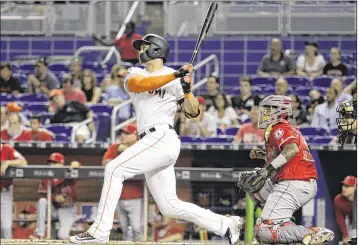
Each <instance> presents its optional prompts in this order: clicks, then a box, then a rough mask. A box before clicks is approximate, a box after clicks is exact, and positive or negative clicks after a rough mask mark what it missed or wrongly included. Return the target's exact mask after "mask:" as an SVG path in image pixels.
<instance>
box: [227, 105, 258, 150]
mask: <svg viewBox="0 0 358 245" xmlns="http://www.w3.org/2000/svg"><path fill="white" fill-rule="evenodd" d="M259 114H260V107H258V106H253V107H252V108H251V111H250V116H251V122H248V123H244V124H243V125H241V126H240V129H239V131H238V132H237V134H236V136H235V139H234V141H233V143H234V144H241V143H243V144H263V143H265V138H264V133H265V130H264V129H260V128H258V125H259V124H258V122H259Z"/></svg>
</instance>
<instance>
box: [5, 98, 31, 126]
mask: <svg viewBox="0 0 358 245" xmlns="http://www.w3.org/2000/svg"><path fill="white" fill-rule="evenodd" d="M6 107H7V111H8V113H12V112H13V113H16V114H19V116H20V118H21V121H22V124H23V125H24V126H26V127H27V126H29V125H30V121H29V120H28V119H27V117H26V115H24V113H23V112H22V106H20V105H19V104H18V103H17V102H13V101H12V102H9V103H7V106H6Z"/></svg>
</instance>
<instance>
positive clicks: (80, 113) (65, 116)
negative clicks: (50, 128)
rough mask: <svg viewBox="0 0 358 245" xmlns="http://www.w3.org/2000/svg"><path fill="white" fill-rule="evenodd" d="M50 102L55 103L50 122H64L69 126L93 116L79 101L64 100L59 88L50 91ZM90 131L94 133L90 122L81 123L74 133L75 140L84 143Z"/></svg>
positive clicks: (89, 135)
mask: <svg viewBox="0 0 358 245" xmlns="http://www.w3.org/2000/svg"><path fill="white" fill-rule="evenodd" d="M49 99H50V101H51V102H53V103H54V105H55V111H56V112H55V114H54V115H53V117H52V118H51V119H50V123H51V124H53V123H65V124H68V125H69V126H75V125H78V123H80V122H83V121H84V120H86V119H89V118H91V119H92V118H93V116H94V114H93V112H92V111H91V110H89V109H88V108H87V107H86V106H85V105H84V104H82V103H81V102H79V101H68V102H66V101H65V97H64V95H63V93H62V91H61V90H58V89H55V90H53V91H51V94H50V96H49ZM91 131H92V133H94V127H93V125H92V123H90V124H89V125H88V126H87V125H83V126H81V127H80V128H78V130H77V133H76V142H78V143H84V142H85V141H86V140H88V139H89V138H90V137H91Z"/></svg>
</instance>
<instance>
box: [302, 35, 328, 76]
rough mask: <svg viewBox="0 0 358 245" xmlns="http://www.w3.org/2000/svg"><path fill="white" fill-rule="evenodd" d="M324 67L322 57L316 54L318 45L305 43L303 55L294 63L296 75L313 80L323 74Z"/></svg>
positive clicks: (324, 62) (309, 42) (324, 63)
mask: <svg viewBox="0 0 358 245" xmlns="http://www.w3.org/2000/svg"><path fill="white" fill-rule="evenodd" d="M325 65H326V61H325V60H324V57H323V55H321V54H320V53H319V52H318V44H317V43H316V42H313V41H308V42H305V53H304V54H302V55H300V56H299V57H298V59H297V62H296V67H297V75H300V76H305V77H308V78H310V79H313V78H315V77H317V76H319V75H321V74H322V73H323V68H324V67H325Z"/></svg>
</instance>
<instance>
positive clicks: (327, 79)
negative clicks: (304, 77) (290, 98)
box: [312, 76, 334, 88]
mask: <svg viewBox="0 0 358 245" xmlns="http://www.w3.org/2000/svg"><path fill="white" fill-rule="evenodd" d="M333 78H334V77H331V76H319V77H316V78H314V79H313V81H312V85H313V86H319V87H325V88H328V87H329V86H330V85H331V81H332V79H333Z"/></svg>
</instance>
